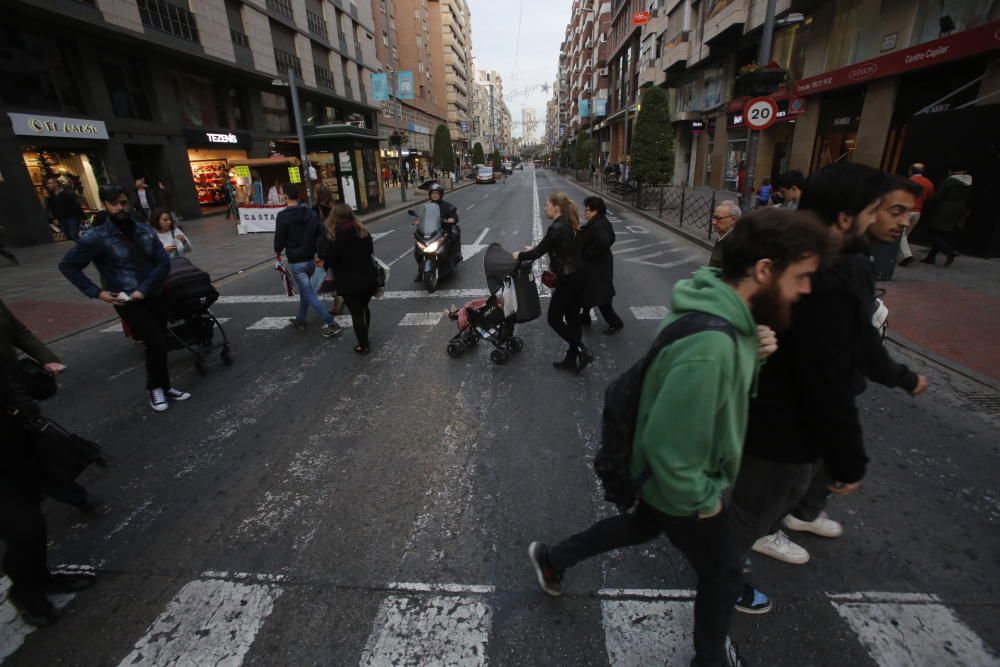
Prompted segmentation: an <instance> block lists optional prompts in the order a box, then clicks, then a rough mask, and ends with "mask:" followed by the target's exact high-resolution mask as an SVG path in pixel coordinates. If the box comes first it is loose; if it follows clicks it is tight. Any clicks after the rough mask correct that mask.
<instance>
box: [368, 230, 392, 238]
mask: <svg viewBox="0 0 1000 667" xmlns="http://www.w3.org/2000/svg"><path fill="white" fill-rule="evenodd" d="M394 231H396V230H395V229H390V230H389V231H387V232H371V235H372V241H378V240H379V239H380V238H382V237H383V236H388V235H389V234H392V233H393V232H394Z"/></svg>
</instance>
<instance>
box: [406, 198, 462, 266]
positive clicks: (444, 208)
mask: <svg viewBox="0 0 1000 667" xmlns="http://www.w3.org/2000/svg"><path fill="white" fill-rule="evenodd" d="M427 198H428V199H430V200H431V202H433V203H435V204H437V205H438V208H439V209H440V211H441V231H443V232H444V233H445V235H447V238H448V243H449V244H451V245H452V247H453V248H455V250H454V252H457V253H458V261H460V262H461V261H462V229H461V227H459V226H458V209H457V208H455V206H454V205H453V204H452V203H451V202H447V201H445V200H444V186H442V185H441V184H440V183H434V184H432V185H431V186H430V187H429V188H427ZM413 258H414V259H415V260H416V261H417V277H416V278H414V279H413V282H415V283H418V282H420V281H421V280H423V279H424V274H423V271H421V269H420V261H421V254H420V252H419V251H418V250H417V248H414V249H413Z"/></svg>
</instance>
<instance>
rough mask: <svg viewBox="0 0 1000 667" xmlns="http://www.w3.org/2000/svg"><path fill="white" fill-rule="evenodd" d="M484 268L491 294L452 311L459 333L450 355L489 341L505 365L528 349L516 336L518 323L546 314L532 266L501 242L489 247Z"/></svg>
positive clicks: (496, 358) (451, 343) (495, 357)
mask: <svg viewBox="0 0 1000 667" xmlns="http://www.w3.org/2000/svg"><path fill="white" fill-rule="evenodd" d="M483 268H484V269H485V272H486V285H487V287H488V288H489V291H490V295H489V297H487V298H485V299H475V300H473V301H469V302H468V303H466V304H465V305H463V306H462V307H461V308H459V309H457V310H454V311H452V312H451V313H449V314H448V316H449V317H451V318H452V319H455V320H458V333H457V334H455V336H454V337H452V339H451V340H450V341H448V355H449V356H451V357H454V358H458V357H460V356H462V355H463V354H465V351H466V350H469V349H471V348H473V347H475V346H476V344H477V343H478V342H479V341H480V340H485V341H488V342H489V343H491V344H492V345H493V347H494V349H493V351H492V352H490V360H491V361H493V363H495V364H503V363H506V361H507V360H508V359H509V358H510V355H511V353H512V352H520V351H521V350H522V349H523V348H524V341H523V340H522V339H521V338H519V337H518V336H515V335H514V326H515V325H516V324H518V323H523V322H530V321H531V320H534V319H537V318H538V317H539V316H540V315H541V313H542V308H541V304H540V302H539V300H538V288H537V286H536V285H535V281H534V278H533V277H532V274H531V265H530V264H527V263H521V262H518V261H517V260H515V259H514V258H513V256H512V255H511V253H510V252H509V251H507V250H504V249H503V247H502V246H501V245H500V244H499V243H492V244H490V247H489V248H487V249H486V256H485V258H484V260H483ZM508 300H509V301H510V302H508ZM515 302H516V304H515ZM505 306H506V308H505Z"/></svg>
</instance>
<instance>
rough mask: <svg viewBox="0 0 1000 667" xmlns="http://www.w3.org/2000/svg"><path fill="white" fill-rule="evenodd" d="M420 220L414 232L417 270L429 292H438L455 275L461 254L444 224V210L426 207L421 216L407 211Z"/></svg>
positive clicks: (432, 205)
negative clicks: (442, 211)
mask: <svg viewBox="0 0 1000 667" xmlns="http://www.w3.org/2000/svg"><path fill="white" fill-rule="evenodd" d="M407 213H409V214H410V215H411V216H413V217H414V218H416V220H415V221H414V223H413V224H414V225H415V226H416V230H415V231H414V232H413V243H414V254H415V255H416V258H417V266H419V267H420V274H421V276H422V277H423V281H424V286H425V287H426V288H427V291H428V292H434V291H435V290H436V289H437V286H438V281H439V280H440V279H441V278H444V277H446V276H448V275H449V274H451V273H452V272H453V271H454V270H455V267H456V266H458V262H459V258H460V257H461V252H459V250H460V249H459V248H457V247H455V245H456V244H455V242H454V239H453V237H452V235H451V234H450V233H448V232H447V231H445V229H444V228H443V226H442V224H441V209H440V207H439V206H438V205H437V204H435V203H433V202H427V203H426V204H424V207H423V210H422V211H421V213H417V212H416V211H414V210H413V209H410V210H408V211H407Z"/></svg>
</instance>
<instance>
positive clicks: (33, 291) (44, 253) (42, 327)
mask: <svg viewBox="0 0 1000 667" xmlns="http://www.w3.org/2000/svg"><path fill="white" fill-rule="evenodd" d="M471 184H472V183H471V181H466V182H465V183H464V184H462V185H459V186H458V187H459V188H462V187H467V186H469V185H471ZM406 194H407V201H406V202H405V203H404V202H403V201H402V199H401V195H400V190H399V188H389V189H388V190H386V207H385V208H384V209H382V210H380V211H375V212H373V213H369V214H368V215H363V216H360V217H361V219H362V220H363V221H364V222H366V223H371V222H374V221H376V220H380V219H382V218H385V217H388V216H390V215H393V214H394V213H398V212H399V211H403V210H406V209H407V208H410V207H413V206H414V205H415V204H418V203H421V202H423V201H424V200H425V199H426V198H427V193H426V192H425V191H424V190H414V189H412V188H407V191H406ZM181 224H182V226H183V227H184V231H185V233H187V235H188V237H190V239H191V245H192V246H193V248H194V251H193V252H192V253H191V260H192V261H193V262H194V263H195V264H197V265H198V266H199V267H200V268H202V269H204V270H205V271H207V272H208V273H209V274H210V275H211V276H212V279H213V280H214V281H216V282H218V281H219V280H222V279H223V278H226V277H228V276H231V275H234V274H237V273H239V272H241V271H244V270H246V269H249V268H251V267H253V266H256V265H258V264H262V263H264V262H269V261H271V260H272V259H273V257H274V251H273V249H272V247H273V246H272V244H273V241H274V236H273V235H272V234H243V235H241V234H239V233H237V231H236V224H235V222H233V220H231V219H230V220H227V219H226V217H225V214H215V215H211V216H206V217H204V218H198V219H194V220H185V221H183V222H182V223H181ZM69 249H70V243H69V242H68V241H62V242H59V243H46V244H43V245H37V246H31V247H29V248H10V250H11V251H12V252H13V253H14V254H15V255H17V258H18V260H20V262H21V263H20V265H19V266H12V265H10V263H9V262H7V260H6V259H4V258H2V257H0V299H3V301H4V303H6V304H7V306H8V307H9V308H10V309H11V311H13V312H14V314H15V315H17V317H18V318H20V320H21V321H22V322H24V323H25V325H27V327H28V328H29V329H31V330H32V331H34V332H35V334H36V335H37V336H38V337H39V338H41V339H42V340H43V341H45V342H51V341H53V340H57V339H59V338H64V337H66V336H70V335H72V334H74V333H77V332H80V331H83V330H85V329H89V328H91V327H93V326H96V325H98V324H103V323H104V322H108V321H112V320H115V319H117V315H116V314H115V311H114V310H113V309H112V308H111V306H108V305H107V304H105V303H102V302H100V301H97V300H96V299H88V298H87V297H85V296H84V295H83V294H81V293H80V292H79V291H78V290H77V289H76V288H75V287H73V285H71V284H70V282H69V281H68V280H66V278H65V277H63V275H62V274H61V273H60V272H59V269H58V268H57V266H58V264H59V260H60V259H62V257H63V255H64V254H66V251H67V250H69ZM87 274H88V275H90V276H91V278H92V279H93V280H94V282H98V278H97V271H95V270H94V269H93V267H89V268H88V269H87Z"/></svg>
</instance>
